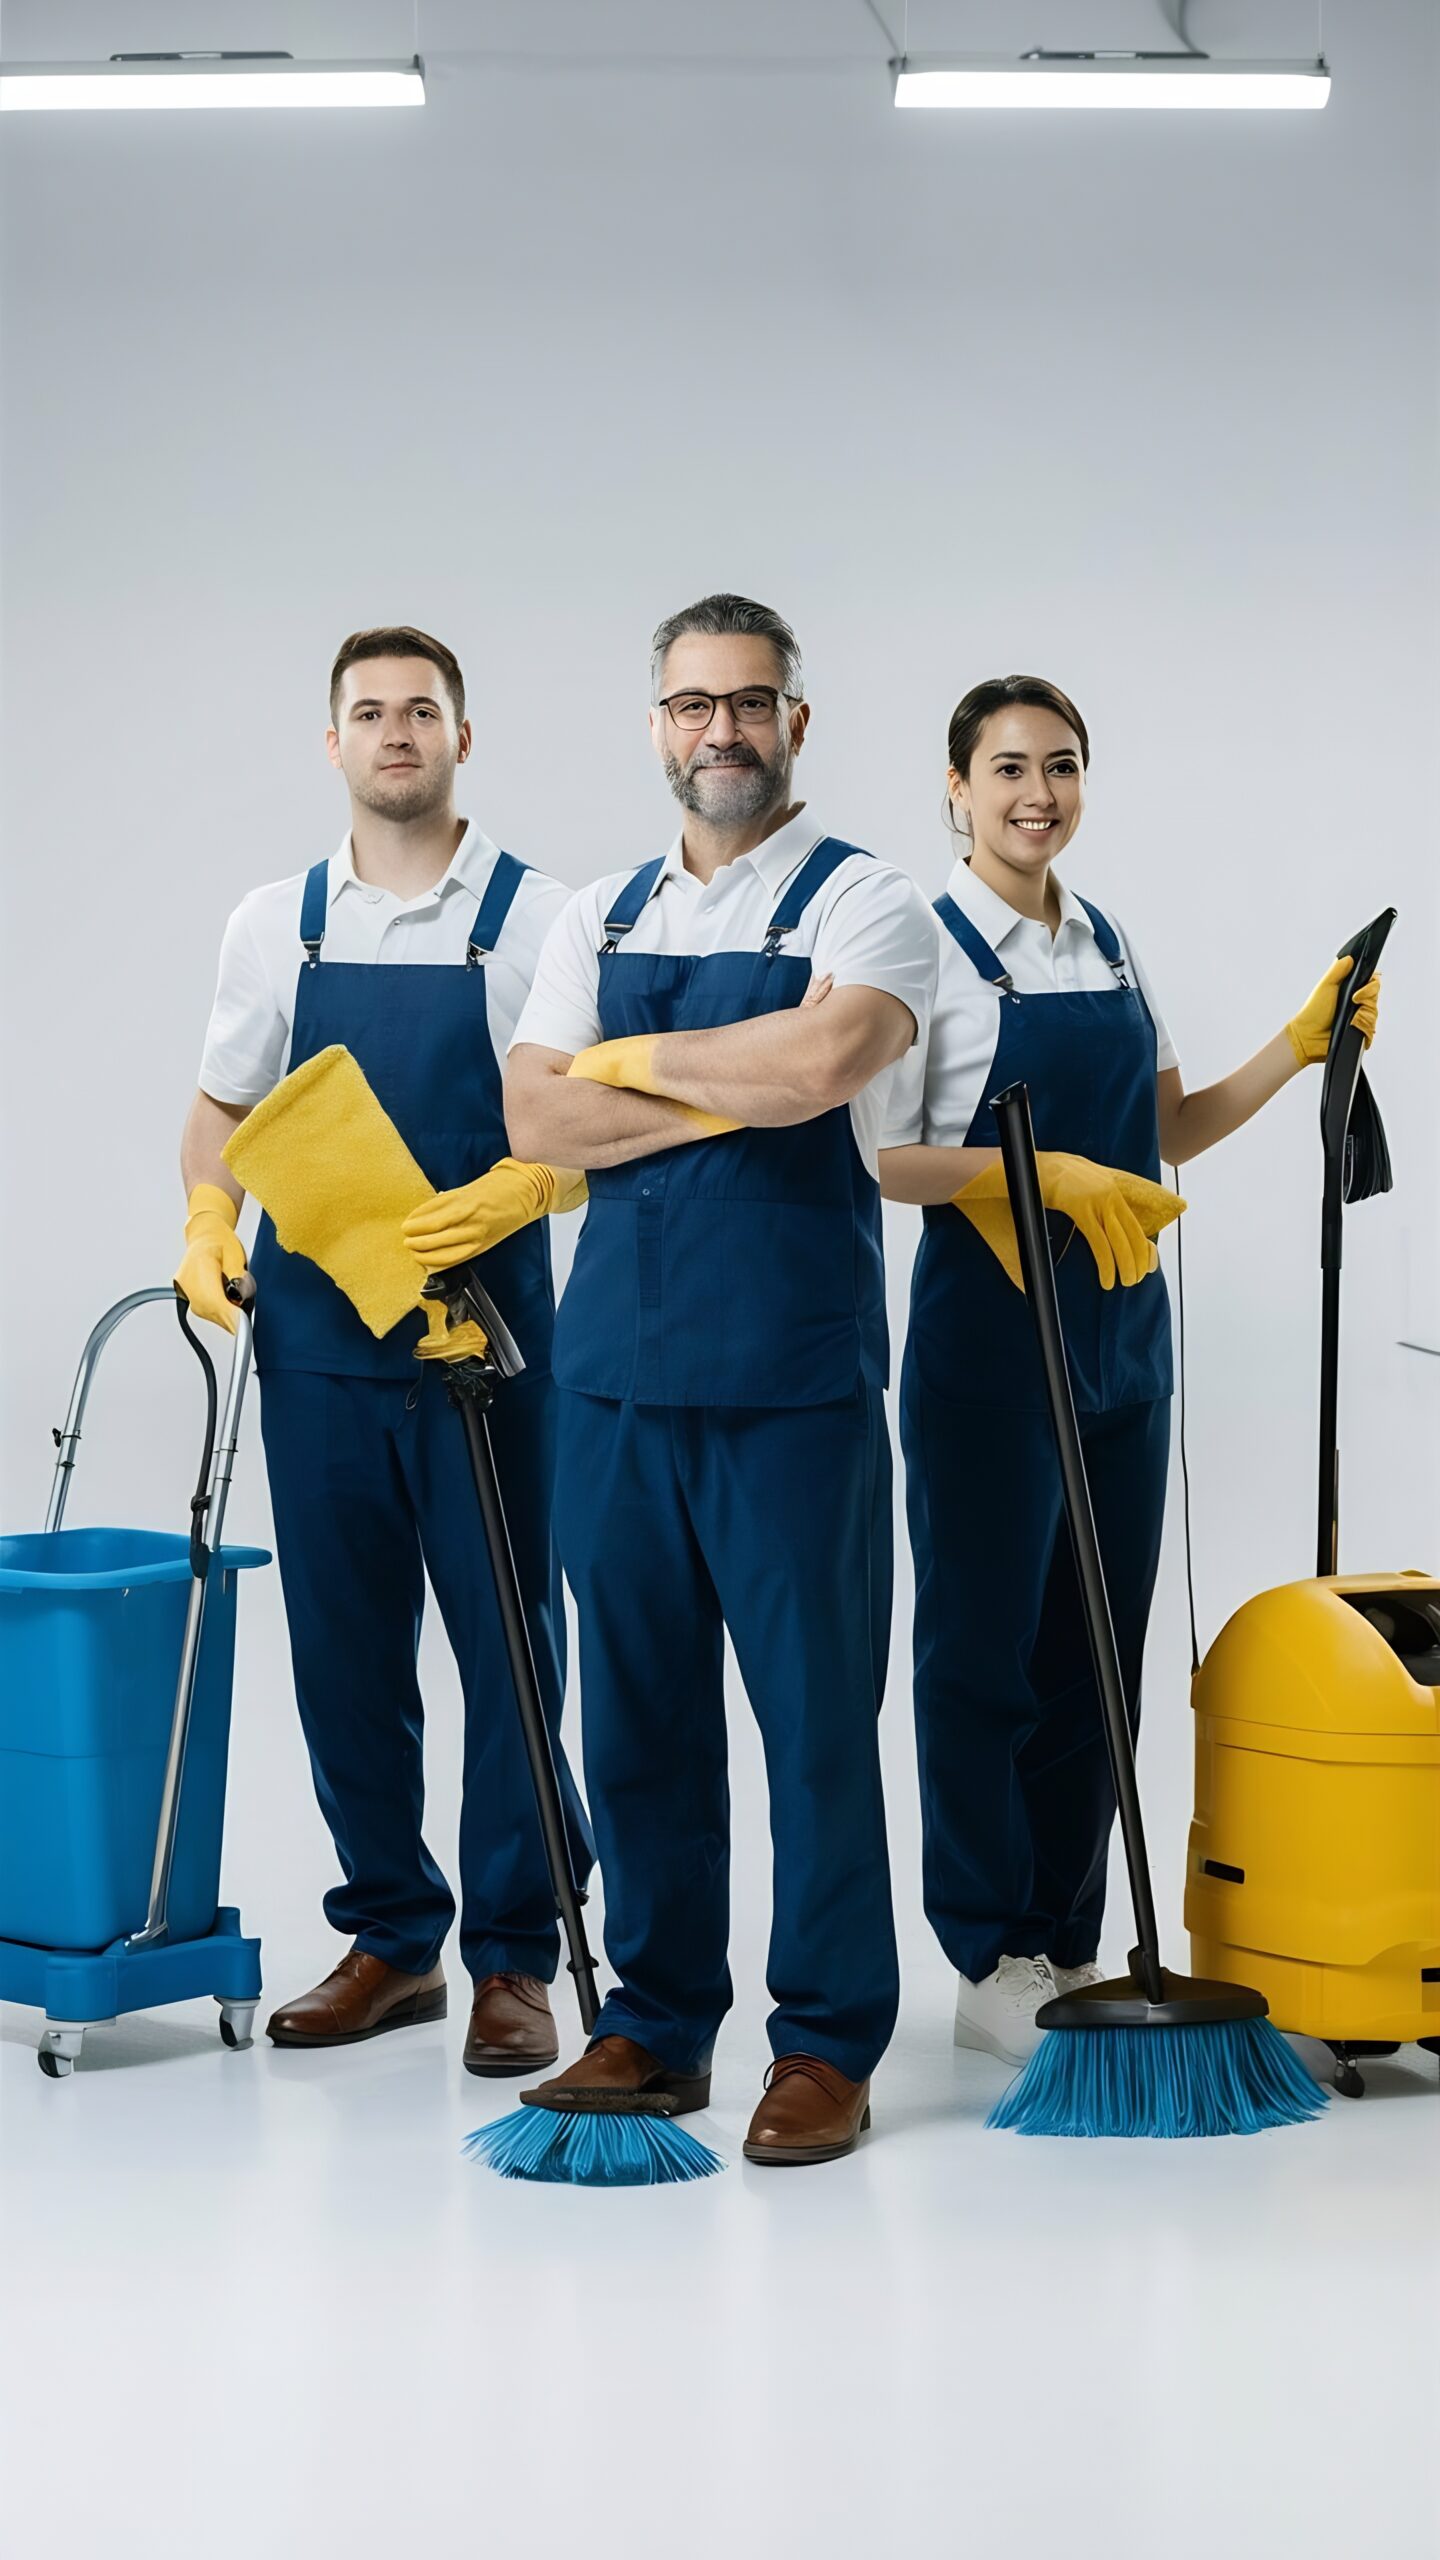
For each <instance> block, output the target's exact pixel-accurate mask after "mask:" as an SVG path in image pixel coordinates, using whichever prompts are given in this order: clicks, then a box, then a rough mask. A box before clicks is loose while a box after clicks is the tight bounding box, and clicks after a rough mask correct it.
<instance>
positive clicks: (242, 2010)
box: [220, 2000, 258, 2053]
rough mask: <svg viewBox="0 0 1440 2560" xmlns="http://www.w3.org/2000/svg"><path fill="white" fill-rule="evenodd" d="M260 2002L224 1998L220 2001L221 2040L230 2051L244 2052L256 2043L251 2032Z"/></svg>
mask: <svg viewBox="0 0 1440 2560" xmlns="http://www.w3.org/2000/svg"><path fill="white" fill-rule="evenodd" d="M257 2006H258V2003H257V2002H256V2001H254V2000H222V2001H221V2003H220V2041H221V2043H222V2044H223V2045H224V2046H225V2047H226V2049H227V2051H228V2052H230V2053H244V2052H246V2051H247V2050H248V2048H249V2047H250V2046H251V2045H252V2044H253V2043H254V2041H255V2038H254V2036H253V2034H252V2032H251V2030H252V2028H253V2027H254V2024H255V2011H256V2008H257Z"/></svg>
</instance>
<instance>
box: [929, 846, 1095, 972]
mask: <svg viewBox="0 0 1440 2560" xmlns="http://www.w3.org/2000/svg"><path fill="white" fill-rule="evenodd" d="M1055 886H1056V888H1057V889H1058V890H1059V892H1060V924H1059V932H1060V933H1063V932H1064V930H1065V927H1066V926H1067V924H1078V925H1079V927H1080V930H1081V932H1082V933H1088V934H1089V936H1090V938H1091V940H1092V942H1093V940H1094V938H1095V928H1094V926H1093V925H1092V923H1091V922H1090V918H1089V917H1088V915H1087V914H1086V912H1085V909H1084V908H1083V906H1082V905H1081V903H1080V901H1079V899H1078V898H1077V897H1076V895H1075V892H1074V890H1073V889H1067V888H1066V886H1065V883H1064V881H1063V880H1057V881H1056V883H1055ZM945 888H946V894H947V895H948V896H949V897H952V898H953V899H954V901H955V904H956V906H957V907H958V908H959V909H960V912H961V914H962V915H966V916H968V917H969V919H970V922H971V923H972V924H973V925H974V927H975V929H976V931H977V933H981V934H983V935H984V937H985V940H986V941H987V942H988V943H989V945H990V948H991V950H992V951H998V950H999V949H1000V947H1001V945H1002V943H1004V942H1006V941H1008V939H1009V937H1010V935H1011V934H1012V933H1018V932H1019V930H1020V928H1021V926H1022V925H1027V924H1033V923H1034V921H1035V919H1034V917H1033V916H1022V915H1020V914H1019V913H1018V912H1017V910H1016V909H1015V908H1014V907H1012V906H1011V905H1010V902H1009V900H1008V899H1006V898H1002V897H1001V895H1000V892H999V890H998V889H992V888H991V886H990V884H989V882H988V881H987V880H978V879H977V878H976V876H975V874H974V872H973V871H972V870H971V868H970V865H969V863H968V862H957V863H956V865H955V868H954V870H953V871H952V872H951V874H950V877H949V879H948V880H947V881H946V883H945Z"/></svg>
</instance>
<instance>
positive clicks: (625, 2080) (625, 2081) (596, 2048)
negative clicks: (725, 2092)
mask: <svg viewBox="0 0 1440 2560" xmlns="http://www.w3.org/2000/svg"><path fill="white" fill-rule="evenodd" d="M520 2104H521V2106H522V2107H555V2108H558V2109H559V2110H560V2111H561V2112H562V2113H564V2114H573V2115H612V2116H626V2115H636V2116H688V2115H693V2113H694V2111H695V2109H696V2108H697V2107H708V2106H709V2104H710V2074H709V2072H708V2071H688V2072H687V2071H670V2070H667V2068H666V2066H665V2064H664V2063H663V2062H657V2061H656V2059H655V2056H654V2054H653V2053H647V2052H646V2050H645V2047H644V2046H643V2044H635V2043H633V2042H632V2040H631V2038H630V2037H629V2036H601V2037H600V2038H599V2039H598V2041H597V2042H596V2043H594V2044H592V2045H591V2046H590V2047H589V2050H588V2051H587V2052H585V2053H582V2054H581V2056H580V2059H579V2061H578V2062H572V2063H571V2064H570V2066H569V2068H568V2070H565V2071H561V2072H557V2074H556V2076H555V2078H554V2079H553V2080H542V2081H541V2083H540V2086H539V2088H538V2089H522V2090H521V2092H520Z"/></svg>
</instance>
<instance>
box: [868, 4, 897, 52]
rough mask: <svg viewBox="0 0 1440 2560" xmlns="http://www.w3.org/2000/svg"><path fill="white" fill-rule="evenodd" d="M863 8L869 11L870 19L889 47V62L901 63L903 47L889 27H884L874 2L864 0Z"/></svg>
mask: <svg viewBox="0 0 1440 2560" xmlns="http://www.w3.org/2000/svg"><path fill="white" fill-rule="evenodd" d="M865 6H866V8H867V9H868V10H869V12H870V15H871V17H872V18H873V19H874V21H875V24H876V26H877V27H878V28H879V30H880V33H881V34H882V36H883V37H884V38H885V41H886V43H887V44H888V46H889V47H890V59H891V61H892V62H903V60H904V58H905V47H904V46H903V44H901V43H900V42H899V41H898V39H897V38H896V37H895V36H894V35H893V34H892V33H891V30H890V29H889V27H887V26H886V24H885V21H884V19H883V18H882V17H881V15H880V12H879V10H878V9H877V8H876V6H875V0H865Z"/></svg>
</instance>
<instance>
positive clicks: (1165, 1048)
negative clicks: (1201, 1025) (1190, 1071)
mask: <svg viewBox="0 0 1440 2560" xmlns="http://www.w3.org/2000/svg"><path fill="white" fill-rule="evenodd" d="M1125 952H1126V957H1127V958H1128V960H1129V962H1130V966H1131V968H1132V969H1133V970H1134V972H1135V984H1136V986H1137V987H1138V988H1139V990H1140V993H1141V995H1142V996H1143V997H1144V999H1145V1009H1146V1011H1147V1013H1148V1014H1149V1016H1150V1019H1151V1021H1152V1022H1153V1023H1154V1025H1155V1072H1156V1074H1157V1075H1163V1074H1164V1073H1165V1070H1166V1068H1167V1067H1178V1066H1179V1064H1180V1061H1179V1059H1178V1057H1177V1056H1176V1054H1175V1043H1174V1041H1173V1040H1172V1039H1171V1037H1170V1034H1169V1032H1168V1031H1167V1030H1166V1028H1165V1017H1164V1015H1163V1014H1162V1013H1161V1011H1160V1007H1159V1006H1158V1004H1157V1003H1156V1001H1155V994H1154V989H1153V988H1152V987H1151V984H1150V978H1149V973H1148V971H1147V970H1146V968H1145V965H1144V963H1143V961H1142V960H1141V957H1140V954H1139V952H1138V951H1137V950H1136V948H1135V945H1134V943H1133V942H1132V941H1131V939H1130V936H1129V934H1128V933H1127V934H1126V936H1125Z"/></svg>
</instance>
